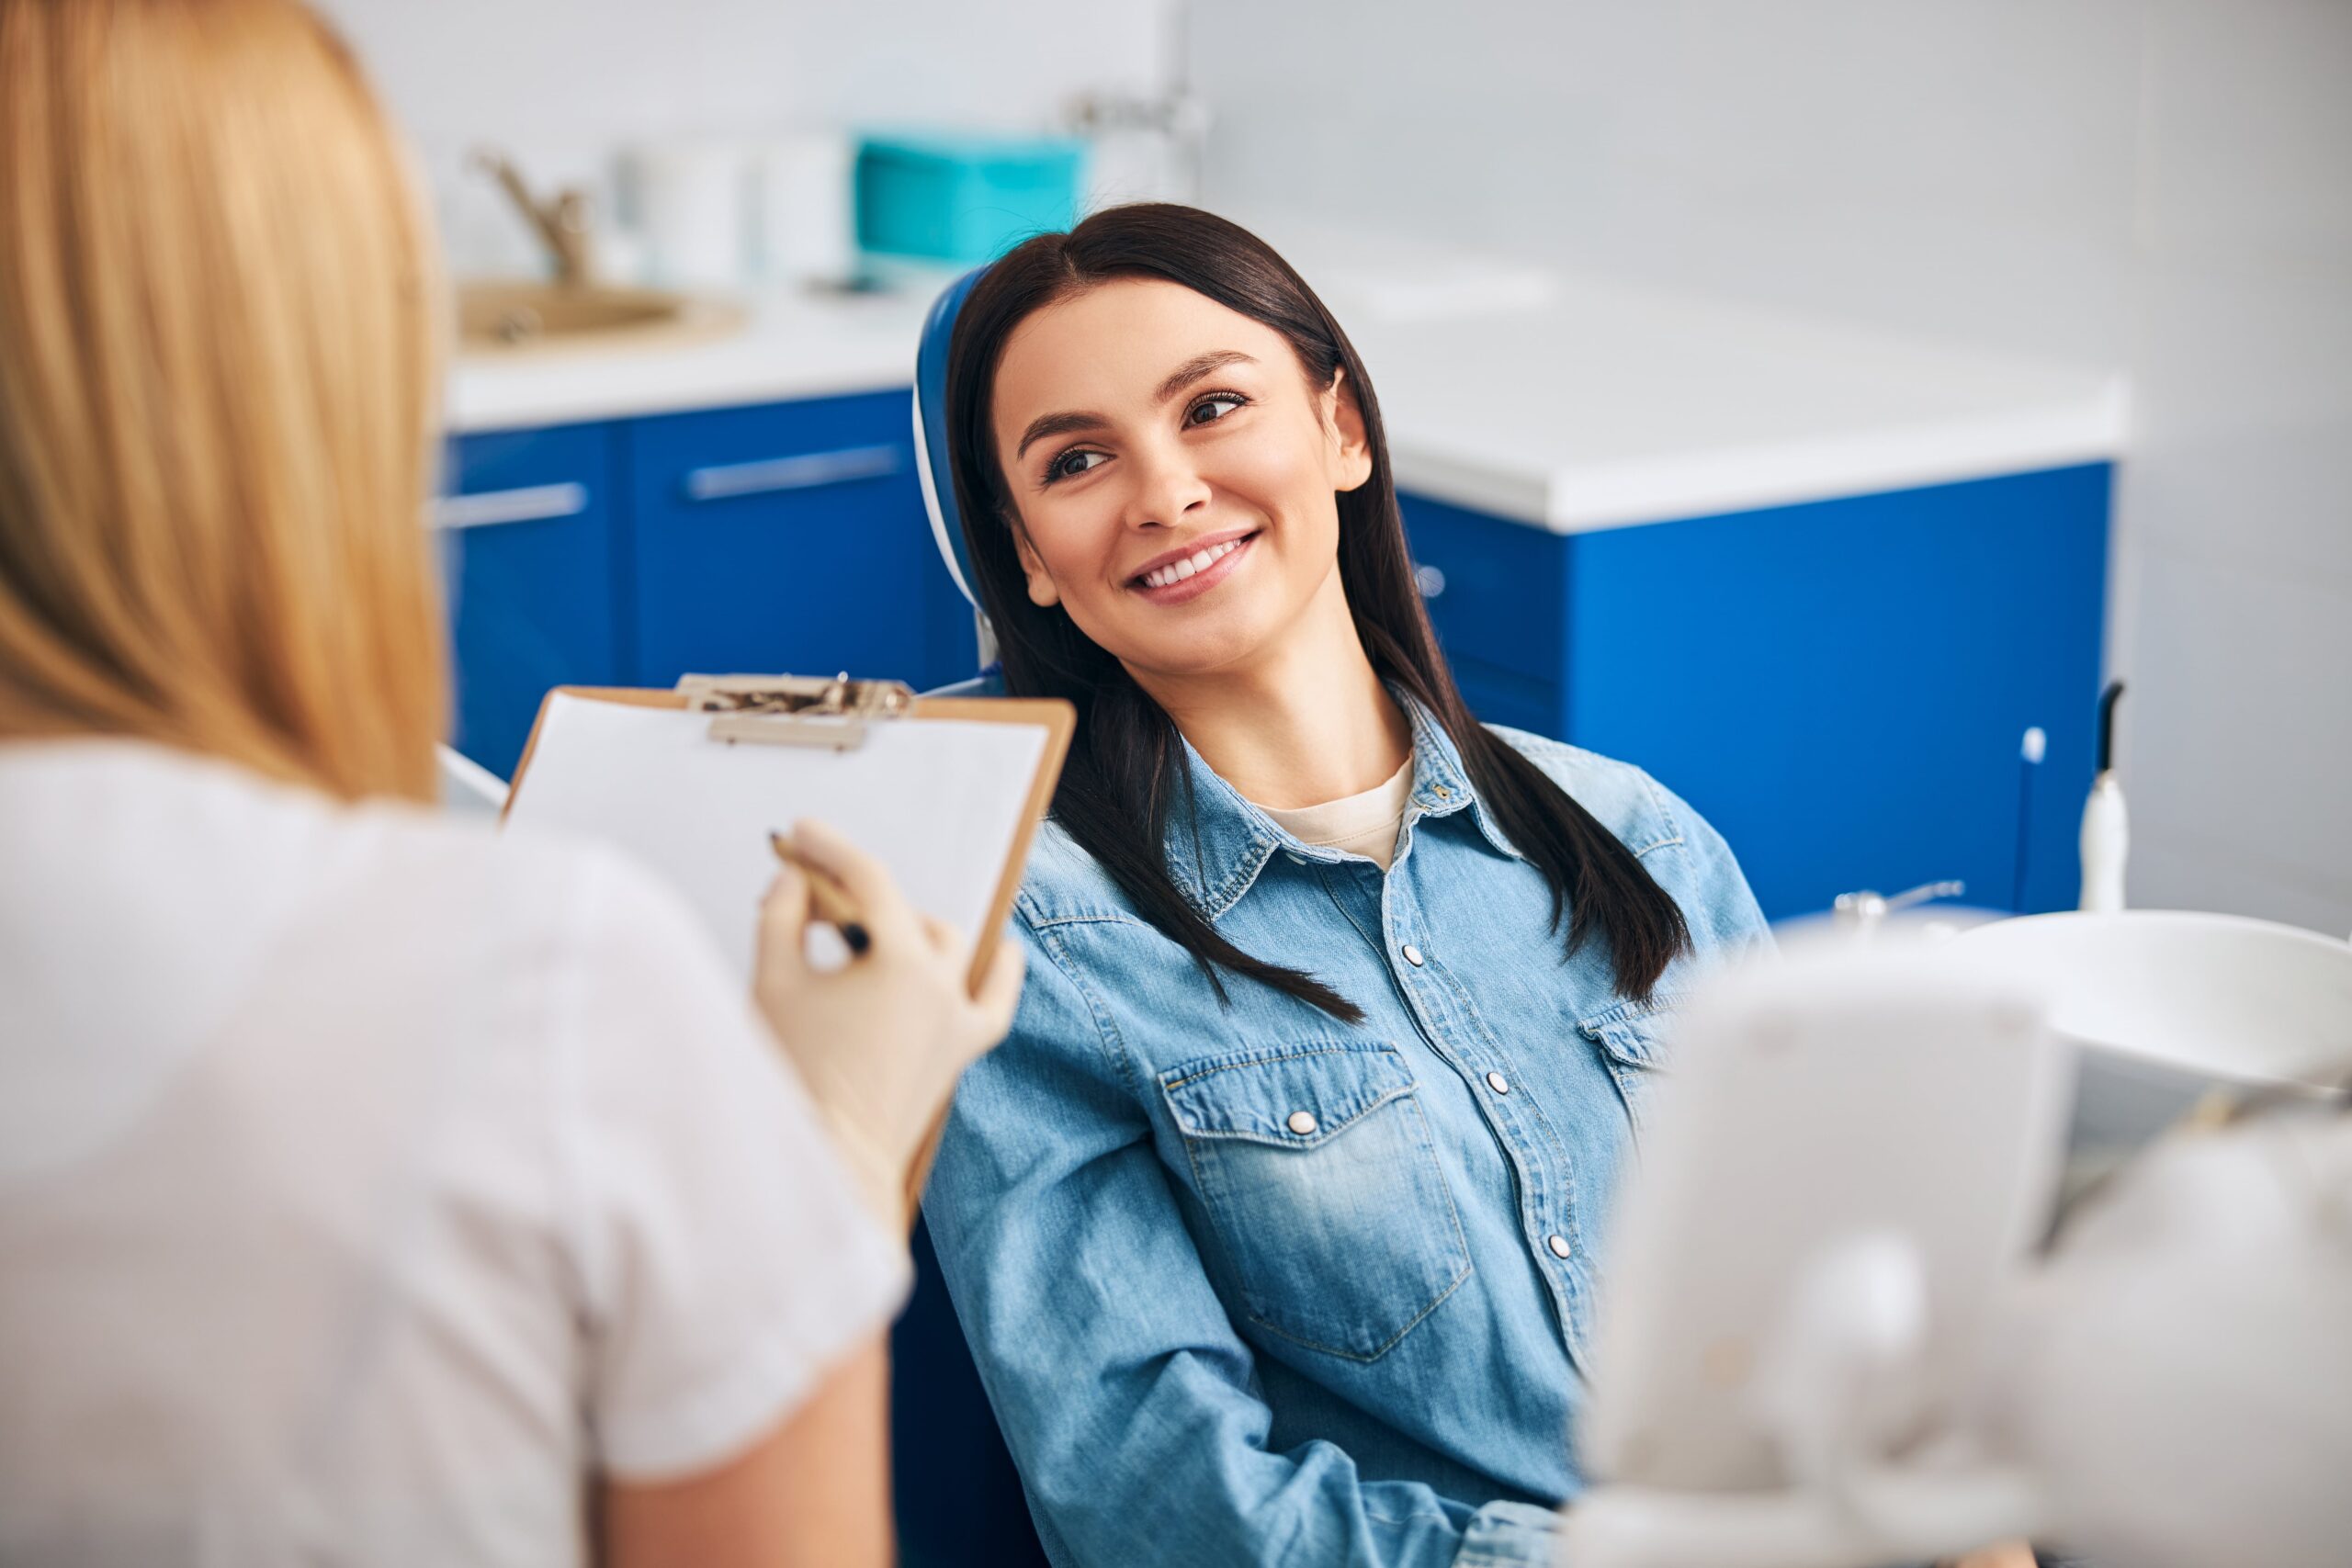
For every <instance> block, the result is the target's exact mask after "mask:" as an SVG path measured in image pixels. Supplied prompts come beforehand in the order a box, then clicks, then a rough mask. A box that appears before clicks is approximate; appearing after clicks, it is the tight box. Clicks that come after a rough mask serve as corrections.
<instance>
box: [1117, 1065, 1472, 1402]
mask: <svg viewBox="0 0 2352 1568" xmlns="http://www.w3.org/2000/svg"><path fill="white" fill-rule="evenodd" d="M1160 1089H1161V1092H1162V1093H1163V1094H1164V1095H1165V1096H1166V1097H1167V1100H1168V1108H1169V1110H1170V1112H1171V1113H1172V1114H1173V1115H1174V1117H1175V1121H1176V1126H1177V1128H1178V1130H1179V1132H1181V1133H1182V1136H1183V1140H1184V1146H1185V1152H1186V1153H1187V1155H1188V1156H1190V1158H1191V1160H1192V1166H1193V1183H1194V1188H1195V1190H1196V1191H1197V1192H1198V1193H1199V1194H1200V1198H1201V1201H1202V1204H1203V1206H1204V1207H1205V1208H1206V1209H1207V1210H1208V1213H1209V1215H1210V1218H1211V1221H1212V1223H1213V1224H1215V1225H1216V1232H1217V1240H1218V1241H1219V1242H1221V1243H1222V1245H1223V1247H1224V1250H1225V1252H1226V1255H1227V1258H1230V1259H1231V1262H1232V1265H1233V1268H1234V1269H1235V1271H1236V1272H1237V1274H1238V1284H1239V1288H1240V1292H1241V1294H1242V1298H1243V1302H1244V1304H1245V1306H1246V1309H1247V1315H1248V1317H1249V1319H1250V1322H1252V1323H1254V1324H1256V1325H1259V1326H1261V1327H1262V1328H1266V1329H1270V1330H1272V1332H1274V1333H1276V1334H1279V1335H1281V1336H1283V1337H1285V1338H1288V1339H1293V1340H1295V1341H1297V1342H1298V1343H1299V1344H1301V1345H1304V1346H1306V1347H1307V1348H1311V1349H1316V1350H1322V1351H1327V1352H1329V1354H1331V1355H1335V1356H1344V1357H1347V1358H1349V1359H1354V1360H1360V1361H1369V1360H1373V1359H1377V1358H1378V1357H1380V1356H1381V1355H1383V1354H1385V1352H1386V1351H1387V1350H1388V1349H1389V1348H1390V1347H1391V1346H1393V1345H1395V1344H1396V1343H1397V1340H1399V1339H1401V1338H1403V1337H1405V1335H1406V1333H1407V1332H1408V1330H1410V1329H1411V1328H1412V1327H1413V1325H1416V1324H1418V1323H1419V1322H1420V1321H1421V1319H1422V1318H1424V1317H1426V1316H1428V1315H1429V1314H1430V1310H1431V1309H1433V1308H1434V1307H1435V1306H1436V1305H1437V1304H1438V1303H1440V1302H1442V1301H1443V1300H1445V1298H1446V1297H1447V1296H1448V1295H1450V1294H1452V1293H1453V1289H1454V1287H1455V1286H1457V1285H1459V1284H1461V1283H1462V1281H1463V1280H1465V1279H1467V1278H1469V1276H1470V1249H1469V1247H1468V1245H1467V1244H1466V1243H1465V1242H1464V1240H1463V1235H1462V1222H1461V1219H1460V1218H1459V1216H1457V1215H1456V1214H1455V1213H1454V1208H1453V1194H1452V1192H1451V1191H1449V1190H1447V1187H1446V1183H1445V1172H1444V1171H1443V1170H1442V1168H1440V1167H1439V1165H1438V1158H1437V1148H1436V1145H1435V1143H1434V1141H1433V1140H1432V1139H1431V1137H1430V1125H1429V1120H1428V1118H1427V1117H1426V1116H1425V1115H1424V1114H1423V1112H1422V1110H1421V1103H1420V1100H1419V1096H1418V1095H1417V1094H1416V1093H1415V1085H1414V1081H1413V1073H1412V1069H1411V1068H1409V1067H1408V1066H1406V1065H1405V1061H1404V1058H1403V1057H1402V1056H1400V1055H1397V1051H1396V1049H1395V1047H1393V1046H1390V1045H1385V1044H1382V1043H1376V1042H1375V1043H1366V1042H1361V1041H1350V1040H1338V1039H1327V1040H1315V1041H1306V1042H1302V1043H1296V1044H1289V1045H1282V1046H1272V1047H1268V1048H1265V1049H1261V1050H1255V1051H1244V1052H1238V1053H1235V1054H1233V1055H1225V1056H1217V1057H1211V1058H1207V1059H1204V1060H1202V1061H1197V1062H1192V1063H1188V1064H1186V1065H1185V1066H1181V1067H1175V1068H1171V1069H1170V1071H1168V1072H1167V1073H1165V1074H1163V1075H1161V1077H1160Z"/></svg>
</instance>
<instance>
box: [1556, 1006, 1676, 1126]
mask: <svg viewBox="0 0 2352 1568" xmlns="http://www.w3.org/2000/svg"><path fill="white" fill-rule="evenodd" d="M1680 1000H1681V998H1679V997H1668V996H1659V997H1657V998H1653V999H1652V1000H1650V1001H1649V1002H1646V1003H1634V1002H1620V1003H1618V1004H1617V1005H1616V1006H1615V1007H1613V1008H1611V1009H1610V1010H1608V1011H1606V1012H1602V1013H1596V1014H1594V1015H1593V1016H1592V1017H1590V1018H1587V1019H1580V1020H1578V1021H1577V1031H1578V1032H1581V1033H1582V1034H1583V1035H1584V1037H1585V1038H1586V1039H1588V1040H1589V1041H1591V1042H1592V1043H1594V1044H1595V1045H1598V1046H1599V1047H1600V1059H1601V1061H1602V1062H1603V1063H1604V1064H1605V1065H1606V1066H1608V1068H1609V1076H1610V1077H1612V1078H1614V1079H1615V1080H1616V1082H1617V1093H1618V1096H1619V1098H1621V1099H1622V1100H1624V1102H1625V1114H1626V1115H1627V1116H1628V1117H1629V1118H1631V1120H1632V1122H1633V1123H1634V1132H1636V1133H1639V1132H1641V1131H1642V1130H1643V1114H1644V1112H1645V1110H1646V1109H1647V1106H1648V1100H1649V1095H1650V1091H1651V1089H1653V1088H1654V1087H1655V1086H1656V1081H1657V1075H1658V1072H1659V1070H1660V1069H1661V1068H1663V1067H1664V1066H1667V1063H1668V1055H1669V1053H1668V1038H1669V1036H1668V1031H1669V1030H1670V1028H1671V1026H1672V1023H1673V1017H1674V1009H1675V1007H1676V1005H1677V1004H1678V1003H1679V1001H1680Z"/></svg>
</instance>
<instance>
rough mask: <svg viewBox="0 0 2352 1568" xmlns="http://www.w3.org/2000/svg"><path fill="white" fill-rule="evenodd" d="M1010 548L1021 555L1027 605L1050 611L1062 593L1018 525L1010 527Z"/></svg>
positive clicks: (1043, 561) (1025, 533)
mask: <svg viewBox="0 0 2352 1568" xmlns="http://www.w3.org/2000/svg"><path fill="white" fill-rule="evenodd" d="M1012 547H1013V548H1014V549H1015V550H1017V551H1019V552H1020V555H1021V572H1022V575H1023V576H1024V577H1026V578H1027V579H1028V580H1029V603H1031V604H1035V605H1036V606H1037V608H1039V609H1040V610H1050V609H1052V608H1053V607H1054V606H1055V605H1057V604H1060V603H1061V602H1062V591H1061V590H1060V589H1059V588H1057V587H1056V586H1055V584H1054V580H1053V576H1052V574H1051V573H1049V572H1047V571H1046V562H1045V559H1044V558H1043V557H1041V556H1039V555H1038V554H1037V550H1036V547H1035V546H1034V545H1032V544H1030V542H1029V533H1028V530H1026V529H1025V528H1023V527H1022V526H1021V525H1020V524H1018V523H1015V524H1013V525H1012Z"/></svg>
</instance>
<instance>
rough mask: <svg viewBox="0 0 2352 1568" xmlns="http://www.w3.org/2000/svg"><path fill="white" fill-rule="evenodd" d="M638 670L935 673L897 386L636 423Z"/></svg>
mask: <svg viewBox="0 0 2352 1568" xmlns="http://www.w3.org/2000/svg"><path fill="white" fill-rule="evenodd" d="M628 444H629V471H630V497H631V502H632V504H631V507H630V518H629V528H630V533H631V536H632V537H631V541H630V547H629V552H628V553H629V559H630V561H631V562H632V564H633V567H634V571H635V585H634V593H633V595H632V598H633V604H634V606H635V612H636V628H635V630H636V636H635V649H634V660H633V663H634V673H635V677H636V679H637V680H638V681H639V682H641V683H644V684H647V685H669V684H671V683H672V682H675V681H676V680H677V678H678V677H679V676H680V675H683V674H686V673H688V672H700V673H705V674H726V673H769V672H775V671H788V672H791V673H794V674H831V673H832V672H833V671H839V670H846V671H850V672H852V673H853V674H856V675H860V676H870V677H894V678H897V679H899V680H904V681H909V682H918V683H921V682H924V680H925V678H926V677H927V676H928V675H929V674H930V672H931V670H932V668H933V666H932V662H931V656H930V651H929V649H930V643H931V640H932V639H931V638H930V637H929V635H928V633H927V630H926V626H927V622H928V621H929V619H930V618H931V615H932V612H931V610H930V609H929V608H928V606H929V605H930V604H932V603H933V601H932V599H931V598H930V597H929V595H928V594H927V592H926V582H925V576H924V571H925V567H926V564H927V561H928V559H929V558H931V557H932V556H933V549H932V545H931V531H930V526H929V525H928V523H927V522H926V521H925V518H924V513H923V507H922V492H921V491H920V490H919V489H918V488H917V481H916V478H915V470H914V449H913V440H912V435H911V428H910V423H909V415H908V403H907V393H905V392H904V391H893V392H877V393H873V394H870V395H862V396H857V397H847V398H827V399H821V400H814V401H809V402H797V403H775V404H770V405H767V406H764V407H760V408H747V409H722V410H718V411H714V412H701V413H690V414H676V415H670V416H665V417H662V418H656V419H643V420H638V421H635V422H633V423H631V424H630V425H629V426H628Z"/></svg>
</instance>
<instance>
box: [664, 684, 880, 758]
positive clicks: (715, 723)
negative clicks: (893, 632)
mask: <svg viewBox="0 0 2352 1568" xmlns="http://www.w3.org/2000/svg"><path fill="white" fill-rule="evenodd" d="M678 691H679V693H680V694H682V695H684V697H685V699H686V706H687V708H688V709H689V710H690V711H692V712H695V713H707V714H709V715H710V716H711V720H710V738H711V739H713V740H724V741H727V742H728V743H729V744H730V745H731V744H733V743H734V742H736V741H739V740H749V741H752V742H755V743H757V744H759V745H763V746H812V747H822V748H824V749H826V750H833V751H851V750H856V749H857V748H858V747H860V746H863V745H865V728H866V726H867V725H868V724H869V723H870V722H872V721H874V720H876V719H888V718H899V717H903V716H905V715H907V714H910V713H911V712H913V711H914V705H915V694H914V688H913V687H911V686H909V685H908V684H907V683H906V682H903V681H853V680H851V679H850V678H849V672H848V671H842V673H841V674H839V675H836V676H834V677H833V678H832V679H831V680H830V681H828V680H826V679H824V678H823V677H821V676H808V675H684V676H681V677H679V680H678Z"/></svg>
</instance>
